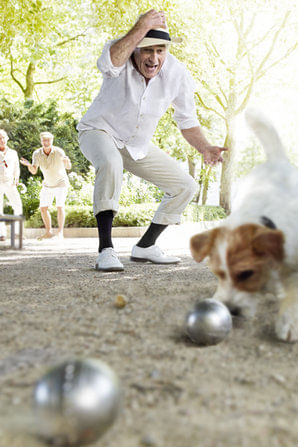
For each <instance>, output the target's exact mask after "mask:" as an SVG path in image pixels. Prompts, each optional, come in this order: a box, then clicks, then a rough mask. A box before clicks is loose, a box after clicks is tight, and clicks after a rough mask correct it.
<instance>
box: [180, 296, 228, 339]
mask: <svg viewBox="0 0 298 447" xmlns="http://www.w3.org/2000/svg"><path fill="white" fill-rule="evenodd" d="M231 329H232V316H231V314H230V312H229V309H228V308H227V307H226V306H225V305H224V304H223V303H221V302H219V301H216V300H215V299H213V298H209V299H205V300H203V301H200V302H199V303H197V304H196V305H195V307H194V309H193V310H192V311H190V312H189V313H188V314H187V316H186V319H185V332H186V334H187V335H188V337H189V338H190V339H191V340H192V341H193V342H194V343H196V344H199V345H215V344H217V343H219V342H221V341H222V340H223V339H224V338H225V337H226V336H227V335H228V334H229V332H230V331H231Z"/></svg>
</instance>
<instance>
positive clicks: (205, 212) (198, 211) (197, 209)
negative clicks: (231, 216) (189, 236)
mask: <svg viewBox="0 0 298 447" xmlns="http://www.w3.org/2000/svg"><path fill="white" fill-rule="evenodd" d="M226 217H227V215H226V212H225V210H224V209H223V208H221V207H220V206H211V205H196V204H194V203H190V204H189V205H188V206H187V207H186V209H185V211H184V213H183V215H182V219H181V221H182V222H201V221H212V220H220V219H225V218H226Z"/></svg>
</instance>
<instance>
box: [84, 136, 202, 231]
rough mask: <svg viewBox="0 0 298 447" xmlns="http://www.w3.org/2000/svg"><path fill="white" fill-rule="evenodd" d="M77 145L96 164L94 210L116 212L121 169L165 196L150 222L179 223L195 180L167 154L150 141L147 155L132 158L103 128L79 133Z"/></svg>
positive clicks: (97, 211) (121, 175)
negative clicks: (78, 143) (149, 183)
mask: <svg viewBox="0 0 298 447" xmlns="http://www.w3.org/2000/svg"><path fill="white" fill-rule="evenodd" d="M79 142H80V148H81V151H82V153H83V154H84V156H85V157H86V158H87V160H89V161H90V162H91V163H92V165H93V166H94V168H95V171H96V178H95V185H94V201H93V210H94V214H95V215H96V214H98V213H99V212H100V211H105V210H113V211H114V214H116V212H117V210H118V208H119V204H118V200H119V196H120V192H121V185H122V179H123V169H126V170H127V171H129V172H131V173H132V174H134V175H137V176H138V177H141V178H143V179H145V180H147V181H148V182H151V183H153V184H154V185H156V186H158V187H159V188H160V189H161V190H162V191H164V193H165V194H164V197H163V199H162V201H161V203H160V205H159V207H158V209H157V210H156V213H155V215H154V217H153V220H152V222H154V223H157V224H162V225H168V224H177V223H180V216H181V214H182V212H183V211H184V209H185V207H186V205H187V204H188V203H189V202H190V200H191V199H192V197H193V196H194V194H195V192H196V189H197V184H196V182H195V180H194V179H193V178H192V177H191V176H190V175H189V174H187V173H186V172H184V171H183V170H182V169H181V167H180V166H179V163H178V162H177V161H176V160H174V159H173V158H172V157H170V156H169V155H168V154H166V153H165V152H163V151H162V150H161V149H159V148H157V147H156V146H154V145H153V144H149V151H148V154H147V155H146V157H144V158H142V159H141V160H133V158H132V157H131V156H130V154H129V153H128V151H127V149H126V148H123V149H119V148H118V147H117V146H116V144H115V142H114V140H113V138H112V137H110V136H109V135H108V134H107V133H106V132H104V131H102V130H86V131H82V132H80V134H79Z"/></svg>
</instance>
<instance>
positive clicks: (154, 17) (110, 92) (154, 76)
mask: <svg viewBox="0 0 298 447" xmlns="http://www.w3.org/2000/svg"><path fill="white" fill-rule="evenodd" d="M172 43H175V41H174V40H171V38H170V36H169V33H168V31H167V29H166V19H165V15H164V13H163V12H162V11H159V12H158V11H155V10H150V11H148V12H147V13H146V14H144V15H142V16H141V17H140V18H139V19H138V21H137V22H136V24H135V25H134V26H133V28H132V29H131V30H130V31H129V32H128V33H127V34H126V35H125V36H124V37H123V38H121V39H119V40H114V41H110V42H108V43H107V44H106V45H105V47H104V49H103V52H102V55H101V56H100V58H99V59H98V62H97V65H98V68H99V70H100V71H101V72H102V74H103V84H102V87H101V90H100V93H99V95H98V96H97V97H96V98H95V100H94V101H93V103H92V104H91V106H90V108H89V109H88V111H87V112H86V114H85V115H84V116H83V118H82V120H81V121H80V123H79V124H78V127H77V128H78V130H79V141H80V147H81V151H82V152H83V154H84V155H85V157H86V158H87V159H88V160H89V161H90V162H91V163H92V164H93V166H94V167H95V169H96V179H95V187H94V214H95V216H96V219H97V224H98V231H99V239H100V245H99V255H98V257H97V260H96V264H95V267H96V269H97V270H103V271H114V270H123V265H122V263H121V262H120V260H119V259H118V256H117V254H116V253H115V251H114V249H113V244H112V239H111V231H112V221H113V217H114V215H115V213H116V212H117V210H118V206H119V205H118V199H119V195H120V190H121V184H122V175H123V168H125V169H126V170H128V171H130V172H132V173H133V174H135V175H137V176H139V177H141V178H144V179H146V180H148V181H149V182H151V183H153V184H155V185H157V186H158V187H159V188H161V190H163V191H164V192H165V195H164V197H163V199H162V201H161V204H160V206H159V208H158V209H157V211H156V213H155V215H154V217H153V221H152V223H151V225H150V226H149V228H148V230H147V232H146V233H145V234H144V236H143V237H142V238H141V240H140V241H139V242H138V243H137V244H136V245H135V246H134V247H133V249H132V255H131V259H132V260H134V261H142V262H143V261H150V262H154V263H161V264H171V263H177V262H179V259H178V258H176V257H173V256H172V257H170V256H166V255H165V254H164V253H163V252H162V251H161V250H160V249H159V248H158V247H157V246H156V245H155V242H156V239H157V237H158V236H159V235H160V234H161V232H162V231H163V230H164V229H165V228H166V227H167V226H168V225H169V224H177V223H179V222H180V215H181V213H182V212H183V211H184V209H185V207H186V205H187V204H188V203H189V202H190V200H191V199H192V197H193V195H194V193H195V191H196V189H197V184H196V182H195V180H194V179H193V178H192V177H191V176H190V175H188V174H186V173H185V172H183V170H182V169H181V167H180V165H179V163H178V162H177V161H176V160H174V159H173V158H171V157H170V156H169V155H167V154H166V153H165V152H163V151H162V150H160V149H159V148H157V147H155V146H154V145H153V144H152V143H151V142H150V140H151V138H152V136H153V133H154V131H155V129H156V126H157V124H158V121H159V119H160V118H161V117H162V115H163V114H164V113H165V112H166V110H167V109H168V107H169V106H170V104H173V106H174V109H175V113H174V118H175V120H176V122H177V125H178V127H179V129H180V130H181V132H182V135H183V137H184V138H185V139H186V141H187V142H188V143H189V144H191V145H192V146H193V147H194V148H196V149H197V150H198V151H199V152H200V153H201V154H203V157H204V161H205V162H206V163H210V164H215V163H217V162H219V161H222V157H221V151H223V150H226V149H225V148H219V147H217V146H212V145H210V144H209V143H208V141H207V140H206V138H205V137H204V135H203V134H202V132H201V130H200V127H199V122H198V119H197V114H196V108H195V102H194V90H195V84H194V81H193V79H192V77H191V75H190V73H189V72H188V70H187V69H186V67H185V66H184V65H183V64H182V63H181V62H179V61H178V60H177V59H176V58H175V57H174V56H173V55H171V54H170V53H168V47H169V46H170V44H172Z"/></svg>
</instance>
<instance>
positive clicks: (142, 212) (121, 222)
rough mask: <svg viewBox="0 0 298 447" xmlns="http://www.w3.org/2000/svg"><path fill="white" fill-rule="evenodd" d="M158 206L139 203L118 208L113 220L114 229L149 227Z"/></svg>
mask: <svg viewBox="0 0 298 447" xmlns="http://www.w3.org/2000/svg"><path fill="white" fill-rule="evenodd" d="M157 206H158V204H156V203H139V204H133V205H129V206H125V207H120V208H119V211H118V213H117V214H116V216H115V218H114V220H113V226H114V227H135V226H136V227H142V226H146V225H149V224H150V222H151V220H152V217H153V215H154V212H155V210H156V208H157Z"/></svg>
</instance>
